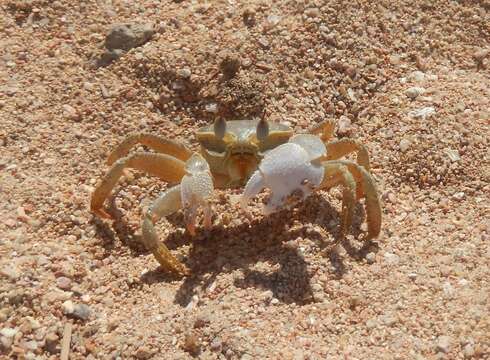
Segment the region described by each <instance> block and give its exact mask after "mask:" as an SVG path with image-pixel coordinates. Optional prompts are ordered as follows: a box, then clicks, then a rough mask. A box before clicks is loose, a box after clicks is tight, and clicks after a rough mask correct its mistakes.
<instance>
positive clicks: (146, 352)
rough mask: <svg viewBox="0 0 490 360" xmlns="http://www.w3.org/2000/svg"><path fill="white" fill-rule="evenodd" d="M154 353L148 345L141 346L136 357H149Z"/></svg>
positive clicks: (141, 358)
mask: <svg viewBox="0 0 490 360" xmlns="http://www.w3.org/2000/svg"><path fill="white" fill-rule="evenodd" d="M152 355H153V353H152V351H151V349H150V348H148V347H147V346H142V347H140V348H139V349H138V350H136V354H135V356H136V358H137V359H140V360H146V359H149V358H151V357H152Z"/></svg>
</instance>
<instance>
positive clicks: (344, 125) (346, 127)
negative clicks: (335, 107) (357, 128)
mask: <svg viewBox="0 0 490 360" xmlns="http://www.w3.org/2000/svg"><path fill="white" fill-rule="evenodd" d="M351 125H352V122H351V120H350V119H349V118H348V117H347V116H344V115H342V116H341V117H340V119H339V126H338V129H337V133H338V134H339V135H342V136H345V135H348V134H349V133H350V131H351Z"/></svg>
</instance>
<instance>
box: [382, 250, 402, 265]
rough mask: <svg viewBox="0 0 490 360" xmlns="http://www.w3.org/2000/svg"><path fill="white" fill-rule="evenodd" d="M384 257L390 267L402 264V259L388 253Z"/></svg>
mask: <svg viewBox="0 0 490 360" xmlns="http://www.w3.org/2000/svg"><path fill="white" fill-rule="evenodd" d="M384 257H385V260H386V263H387V264H388V265H398V263H399V262H400V257H399V256H398V255H395V254H393V253H390V252H386V253H385V254H384Z"/></svg>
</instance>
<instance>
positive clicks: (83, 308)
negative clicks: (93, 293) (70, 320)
mask: <svg viewBox="0 0 490 360" xmlns="http://www.w3.org/2000/svg"><path fill="white" fill-rule="evenodd" d="M90 314H91V310H90V308H89V307H88V305H85V304H76V305H75V307H74V309H73V314H72V315H73V316H74V317H76V318H78V319H80V320H88V319H89V317H90Z"/></svg>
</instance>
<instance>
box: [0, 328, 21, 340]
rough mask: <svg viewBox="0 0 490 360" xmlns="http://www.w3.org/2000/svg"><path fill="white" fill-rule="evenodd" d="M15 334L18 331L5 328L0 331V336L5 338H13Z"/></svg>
mask: <svg viewBox="0 0 490 360" xmlns="http://www.w3.org/2000/svg"><path fill="white" fill-rule="evenodd" d="M17 333H18V331H17V330H16V329H12V328H7V327H5V328H3V329H2V330H0V335H2V336H5V337H7V338H13V337H14V336H15V335H16V334H17Z"/></svg>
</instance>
